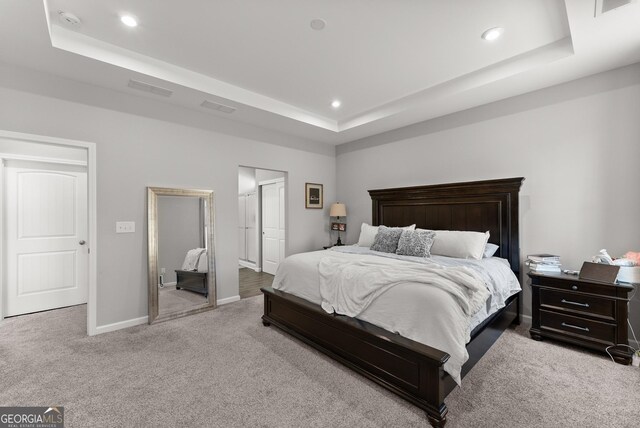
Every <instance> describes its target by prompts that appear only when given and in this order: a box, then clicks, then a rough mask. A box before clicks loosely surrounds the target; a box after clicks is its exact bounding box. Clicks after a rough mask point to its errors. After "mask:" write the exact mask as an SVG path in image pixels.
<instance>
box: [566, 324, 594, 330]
mask: <svg viewBox="0 0 640 428" xmlns="http://www.w3.org/2000/svg"><path fill="white" fill-rule="evenodd" d="M562 326H563V327H570V328H575V329H576V330H582V331H589V328H588V327H579V326H577V325H573V324H567V323H566V322H563V323H562Z"/></svg>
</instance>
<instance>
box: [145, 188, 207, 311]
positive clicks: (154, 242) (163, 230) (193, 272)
mask: <svg viewBox="0 0 640 428" xmlns="http://www.w3.org/2000/svg"><path fill="white" fill-rule="evenodd" d="M202 192H204V193H202ZM212 201H213V196H212V192H210V191H195V190H184V189H161V188H149V250H150V251H149V271H150V272H149V288H150V290H149V291H150V293H149V299H150V300H149V308H150V310H149V320H150V322H153V321H158V320H163V319H170V318H175V317H178V316H183V315H187V314H189V313H194V312H200V311H202V310H206V309H211V308H212V307H214V306H215V283H214V280H215V278H214V276H215V275H214V270H213V266H214V264H213V248H212V246H211V245H210V243H211V242H213V240H212V236H213V234H212V233H211V232H212V227H213V226H212V224H213V222H212V221H211V220H212V219H211V216H210V207H211V206H212ZM212 290H213V292H212Z"/></svg>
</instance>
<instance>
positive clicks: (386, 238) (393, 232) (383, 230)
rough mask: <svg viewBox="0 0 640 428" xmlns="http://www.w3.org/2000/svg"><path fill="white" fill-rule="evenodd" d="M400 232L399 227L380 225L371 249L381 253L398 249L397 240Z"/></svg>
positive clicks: (401, 230) (393, 251)
mask: <svg viewBox="0 0 640 428" xmlns="http://www.w3.org/2000/svg"><path fill="white" fill-rule="evenodd" d="M402 232H403V229H401V228H399V227H387V226H380V227H379V228H378V234H377V235H376V239H374V240H373V245H372V246H371V249H372V250H373V251H381V252H383V253H395V252H396V250H397V249H398V241H399V240H400V235H402Z"/></svg>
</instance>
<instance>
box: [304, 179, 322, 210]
mask: <svg viewBox="0 0 640 428" xmlns="http://www.w3.org/2000/svg"><path fill="white" fill-rule="evenodd" d="M322 204H323V195H322V184H317V183H305V198H304V207H305V208H322Z"/></svg>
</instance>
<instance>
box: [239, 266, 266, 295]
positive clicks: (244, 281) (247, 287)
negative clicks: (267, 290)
mask: <svg viewBox="0 0 640 428" xmlns="http://www.w3.org/2000/svg"><path fill="white" fill-rule="evenodd" d="M239 274H240V298H241V299H244V298H246V297H253V296H257V295H259V294H260V287H269V286H270V285H271V283H272V282H273V275H270V274H268V273H264V272H255V271H254V270H253V269H248V268H242V269H240V271H239Z"/></svg>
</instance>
